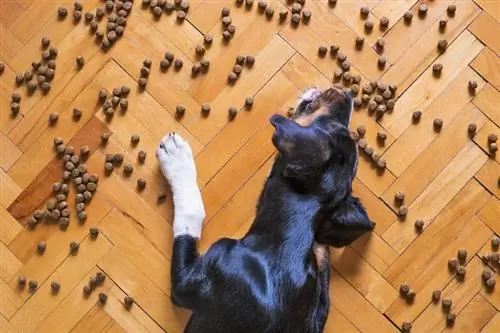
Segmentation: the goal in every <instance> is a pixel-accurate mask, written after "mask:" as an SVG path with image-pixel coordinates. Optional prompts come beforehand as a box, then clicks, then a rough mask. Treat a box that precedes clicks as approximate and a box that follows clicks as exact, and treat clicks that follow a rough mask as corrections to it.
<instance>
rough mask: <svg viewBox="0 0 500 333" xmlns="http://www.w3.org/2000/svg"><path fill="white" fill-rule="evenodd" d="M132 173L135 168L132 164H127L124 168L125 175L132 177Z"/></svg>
mask: <svg viewBox="0 0 500 333" xmlns="http://www.w3.org/2000/svg"><path fill="white" fill-rule="evenodd" d="M132 172H134V166H133V165H132V164H130V163H126V164H125V165H124V166H123V173H124V174H125V175H126V176H130V175H131V174H132Z"/></svg>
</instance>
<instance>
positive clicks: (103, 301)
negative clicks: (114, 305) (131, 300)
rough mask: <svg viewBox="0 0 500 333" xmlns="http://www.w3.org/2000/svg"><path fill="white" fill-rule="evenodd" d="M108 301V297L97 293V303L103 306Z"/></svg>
mask: <svg viewBox="0 0 500 333" xmlns="http://www.w3.org/2000/svg"><path fill="white" fill-rule="evenodd" d="M107 301H108V295H106V294H105V293H99V302H100V303H101V304H102V305H104V304H106V302H107Z"/></svg>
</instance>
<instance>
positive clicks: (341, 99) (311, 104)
mask: <svg viewBox="0 0 500 333" xmlns="http://www.w3.org/2000/svg"><path fill="white" fill-rule="evenodd" d="M351 100H352V98H351V96H350V95H349V94H348V93H346V92H344V91H343V90H340V89H337V88H329V89H327V90H325V91H321V90H319V89H315V88H313V89H309V90H307V91H305V92H304V93H303V94H302V95H301V96H300V100H299V103H298V106H297V108H295V110H294V112H293V114H292V115H291V118H292V120H293V121H295V122H296V123H298V124H300V125H302V126H309V125H311V124H312V123H313V122H314V121H315V120H316V119H317V118H318V117H320V116H322V115H334V114H332V113H333V112H334V110H335V109H336V108H335V106H336V105H339V104H341V103H348V104H349V108H348V111H347V112H348V114H346V115H334V116H336V117H337V116H338V117H339V118H340V119H339V120H344V121H340V122H342V123H344V122H345V120H347V122H346V123H345V125H346V126H347V125H348V123H349V120H350V118H351V110H352V107H351V105H352V101H351Z"/></svg>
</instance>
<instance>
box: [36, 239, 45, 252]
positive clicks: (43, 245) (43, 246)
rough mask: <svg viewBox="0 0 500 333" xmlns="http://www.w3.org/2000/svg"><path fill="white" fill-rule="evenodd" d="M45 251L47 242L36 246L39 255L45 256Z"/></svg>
mask: <svg viewBox="0 0 500 333" xmlns="http://www.w3.org/2000/svg"><path fill="white" fill-rule="evenodd" d="M45 249H47V243H46V242H44V241H41V242H38V243H37V244H36V252H37V253H38V254H44V253H45Z"/></svg>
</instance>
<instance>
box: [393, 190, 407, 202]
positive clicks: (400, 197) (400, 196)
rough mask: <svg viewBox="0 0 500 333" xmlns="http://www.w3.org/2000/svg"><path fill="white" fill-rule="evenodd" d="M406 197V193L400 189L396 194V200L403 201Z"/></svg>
mask: <svg viewBox="0 0 500 333" xmlns="http://www.w3.org/2000/svg"><path fill="white" fill-rule="evenodd" d="M405 197H406V194H405V193H404V192H402V191H398V192H396V194H395V195H394V200H396V202H403V201H404V200H405Z"/></svg>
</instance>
